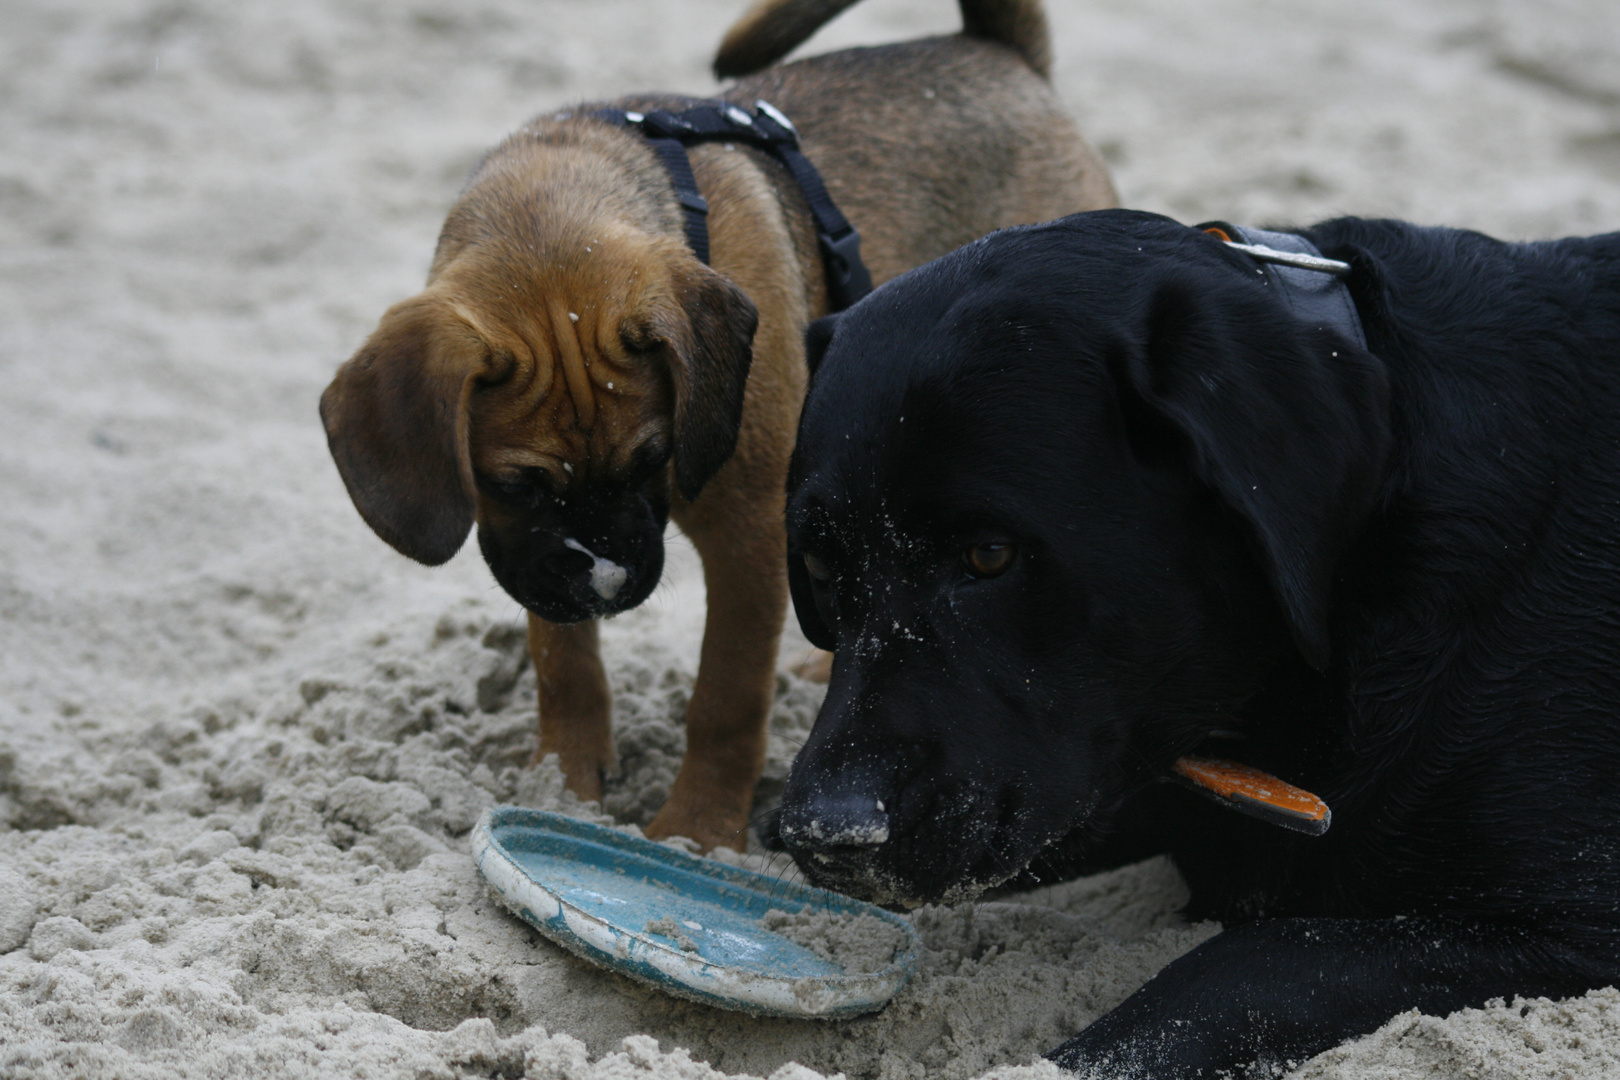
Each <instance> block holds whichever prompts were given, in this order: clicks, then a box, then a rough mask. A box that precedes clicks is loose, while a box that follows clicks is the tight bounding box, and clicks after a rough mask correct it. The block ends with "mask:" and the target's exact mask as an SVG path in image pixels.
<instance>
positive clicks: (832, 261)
mask: <svg viewBox="0 0 1620 1080" xmlns="http://www.w3.org/2000/svg"><path fill="white" fill-rule="evenodd" d="M754 107H755V110H756V111H755V112H753V113H749V112H748V111H747V110H746V109H744V108H742V107H741V106H738V105H733V104H732V103H730V102H728V101H705V102H702V103H700V104H697V105H694V106H692V107H691V108H689V109H683V110H682V111H680V112H678V113H677V112H666V111H664V110H662V109H650V110H648V111H646V112H634V111H627V110H625V109H599V110H597V111H596V112H595V113H593V114H592V115H594V116H596V117H597V118H598V119H601V120H606V121H607V122H608V123H610V124H617V125H618V126H620V127H624V128H629V129H631V130H634V131H638V132H640V133H641V135H642V137H643V138H645V139H646V140H647V145H648V146H649V147H651V148H652V151H653V152H654V153H655V154H657V155H658V159H659V160H660V161H662V162H663V163H664V168H665V169H666V170H668V172H669V176H670V179H671V180H672V181H673V182H674V184H675V198H676V199H677V200H679V202H680V204H681V213H682V216H683V217H684V218H685V223H686V243H687V245H688V246H690V247H691V249H692V253H693V254H694V255H696V256H697V257H698V258H699V259H702V260H703V261H704V262H705V263H707V262H708V261H709V224H708V216H709V204H708V201H707V200H706V199H704V198H703V194H702V193H701V192H700V191H698V186H697V177H695V176H694V175H693V174H692V163H691V161H690V160H688V158H687V156H686V148H687V147H688V146H690V145H691V144H693V143H700V142H722V141H723V142H735V143H746V144H748V145H749V146H753V147H757V148H758V149H760V150H763V151H765V152H766V153H768V154H770V155H772V156H773V157H775V158H776V160H778V161H780V162H781V163H782V164H783V165H784V166H786V167H787V170H788V172H789V173H791V174H792V176H793V179H794V181H795V182H796V183H797V184H798V185H799V190H800V191H801V192H803V193H804V199H805V202H807V203H809V204H810V214H811V217H813V218H814V219H815V223H816V240H817V242H818V243H819V244H820V247H821V261H822V265H823V266H825V267H826V271H827V303H828V305H829V306H830V307H831V309H832V310H833V311H842V310H844V309H845V308H847V307H849V306H850V305H851V304H853V303H855V301H857V300H859V299H860V298H861V297H863V296H865V295H866V294H867V293H869V292H871V291H872V275H871V274H870V273H868V272H867V269H866V264H865V263H863V262H861V234H860V233H858V232H856V231H855V226H853V225H851V224H850V223H849V220H848V219H847V218H845V217H844V215H843V214H841V213H840V212H839V210H838V206H837V204H835V203H834V202H833V201H832V196H831V195H828V194H827V187H826V185H825V184H823V183H822V182H821V174H820V173H819V172H817V171H816V167H815V166H814V165H812V164H810V159H809V158H807V157H805V156H804V151H802V150H800V149H799V132H798V130H797V129H796V128H794V126H793V121H791V120H789V119H788V118H787V117H785V116H783V115H782V114H781V113H780V112H778V111H777V110H776V109H774V108H773V107H772V106H771V105H770V103H769V102H765V101H756V102H755V103H754Z"/></svg>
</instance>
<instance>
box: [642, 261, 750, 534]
mask: <svg viewBox="0 0 1620 1080" xmlns="http://www.w3.org/2000/svg"><path fill="white" fill-rule="evenodd" d="M687 263H688V265H686V266H684V267H683V272H682V273H681V274H679V275H678V276H677V277H676V281H675V289H676V300H677V305H678V307H677V309H676V310H673V311H671V310H661V311H659V312H657V313H656V314H655V315H654V317H653V320H652V322H653V329H654V332H655V333H656V334H657V336H658V337H660V338H662V339H663V342H664V344H665V346H666V348H667V352H668V356H669V373H670V381H671V382H672V384H673V385H674V389H675V417H674V439H675V455H674V457H675V486H676V487H678V488H679V489H680V492H681V497H682V498H684V499H686V500H687V501H688V502H690V501H692V500H693V499H696V498H697V497H698V493H699V492H701V491H702V490H703V485H705V484H707V483H708V482H709V478H710V477H712V476H714V474H715V473H716V472H718V471H720V466H722V465H724V464H725V463H726V461H727V459H729V458H730V457H731V455H732V453H733V452H734V451H735V450H736V449H737V434H738V431H739V430H740V428H741V427H742V412H743V395H744V392H745V391H746V390H747V387H748V369H749V368H750V367H751V366H752V365H753V362H754V330H755V329H756V328H757V327H758V326H759V312H758V311H757V310H756V309H755V308H754V302H753V301H752V300H750V299H749V298H748V294H747V293H745V292H743V291H742V290H741V289H739V288H737V286H735V285H733V284H732V283H731V282H730V281H727V280H726V279H725V278H724V277H722V276H721V275H719V274H717V273H715V272H714V271H713V270H710V269H709V268H708V267H707V266H704V265H703V264H702V263H701V262H699V261H698V260H697V259H695V258H693V259H689V260H687Z"/></svg>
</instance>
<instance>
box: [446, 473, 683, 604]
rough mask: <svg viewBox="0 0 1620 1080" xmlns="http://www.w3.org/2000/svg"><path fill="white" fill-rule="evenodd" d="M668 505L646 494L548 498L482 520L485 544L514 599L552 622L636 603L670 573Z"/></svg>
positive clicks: (481, 535) (489, 558)
mask: <svg viewBox="0 0 1620 1080" xmlns="http://www.w3.org/2000/svg"><path fill="white" fill-rule="evenodd" d="M668 519H669V507H668V504H667V502H665V501H663V500H660V499H655V498H651V497H648V496H647V495H644V494H642V493H639V492H619V493H610V494H606V495H597V496H594V497H593V496H589V495H587V496H584V497H576V498H574V499H569V500H564V499H547V500H545V501H544V502H543V503H542V504H541V505H539V506H534V507H527V508H525V510H524V512H522V513H517V514H508V515H503V518H502V520H501V521H499V522H495V521H490V522H484V523H481V524H480V526H479V529H478V546H479V548H480V550H482V551H483V554H484V560H485V561H486V562H487V563H488V564H489V568H490V571H491V573H493V574H494V575H495V580H496V581H498V582H500V585H501V588H503V589H505V590H506V591H507V593H508V594H509V595H511V597H512V599H514V600H516V601H517V602H518V603H520V604H522V605H523V606H524V607H525V608H527V609H528V610H530V611H532V612H534V613H535V614H536V615H538V616H540V617H541V618H542V619H545V620H546V621H548V622H554V623H574V622H580V621H583V620H585V619H596V618H601V617H603V616H606V615H614V614H617V613H618V612H621V611H628V610H629V609H631V608H633V607H636V606H637V605H638V604H640V603H641V602H642V601H644V600H646V599H647V597H648V596H649V595H651V593H652V591H653V589H654V588H655V587H656V586H657V585H658V579H659V578H660V577H661V576H662V574H663V572H664V525H665V522H667V521H668Z"/></svg>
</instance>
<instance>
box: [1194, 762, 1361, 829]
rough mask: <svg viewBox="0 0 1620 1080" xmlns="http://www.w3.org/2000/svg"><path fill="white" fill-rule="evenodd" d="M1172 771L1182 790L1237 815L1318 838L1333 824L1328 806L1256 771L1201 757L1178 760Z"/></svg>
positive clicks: (1300, 790)
mask: <svg viewBox="0 0 1620 1080" xmlns="http://www.w3.org/2000/svg"><path fill="white" fill-rule="evenodd" d="M1172 769H1173V771H1174V773H1175V777H1174V778H1175V779H1176V780H1179V781H1180V782H1181V783H1182V784H1184V785H1185V786H1187V787H1190V788H1192V789H1193V790H1194V791H1196V792H1198V793H1199V794H1200V795H1206V796H1208V797H1209V798H1211V799H1214V800H1215V801H1216V802H1218V803H1220V804H1221V805H1223V806H1226V807H1229V808H1230V809H1233V810H1236V811H1237V812H1238V813H1240V814H1248V815H1249V816H1250V817H1254V818H1259V819H1260V820H1261V821H1267V822H1270V823H1271V824H1273V825H1281V826H1282V827H1283V828H1285V829H1292V830H1294V831H1295V832H1302V833H1305V834H1306V835H1308V836H1321V835H1322V834H1323V833H1325V832H1327V831H1328V826H1329V825H1331V824H1332V823H1333V811H1331V810H1329V809H1328V805H1327V803H1325V802H1323V801H1322V800H1321V799H1318V798H1317V797H1316V796H1315V795H1312V794H1311V793H1310V792H1308V791H1306V790H1305V789H1303V788H1297V787H1295V786H1294V785H1293V784H1287V783H1284V782H1283V781H1281V780H1279V779H1277V778H1276V777H1275V776H1272V775H1271V774H1270V773H1264V772H1261V771H1260V770H1259V769H1251V768H1250V767H1249V766H1247V765H1239V764H1238V763H1237V762H1235V761H1223V760H1221V759H1220V758H1202V757H1184V758H1180V759H1178V760H1177V761H1176V763H1175V765H1174V766H1172Z"/></svg>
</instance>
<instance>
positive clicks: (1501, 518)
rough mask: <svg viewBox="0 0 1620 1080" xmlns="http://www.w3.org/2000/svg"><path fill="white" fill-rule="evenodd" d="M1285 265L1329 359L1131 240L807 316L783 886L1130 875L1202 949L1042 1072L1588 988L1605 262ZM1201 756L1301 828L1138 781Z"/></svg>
mask: <svg viewBox="0 0 1620 1080" xmlns="http://www.w3.org/2000/svg"><path fill="white" fill-rule="evenodd" d="M1304 235H1305V236H1307V237H1308V238H1309V239H1310V240H1311V241H1312V242H1313V243H1314V244H1315V245H1316V246H1317V247H1318V248H1319V249H1321V251H1322V253H1323V254H1325V255H1328V256H1330V257H1332V258H1334V259H1339V260H1345V261H1347V262H1348V263H1349V264H1350V265H1351V267H1352V270H1351V273H1350V276H1349V277H1348V279H1347V280H1348V285H1349V289H1350V295H1351V296H1352V297H1353V298H1354V304H1355V308H1356V309H1357V310H1358V311H1359V313H1360V319H1361V323H1362V325H1363V326H1364V329H1365V334H1366V340H1367V343H1368V347H1367V348H1366V349H1363V348H1361V347H1359V346H1358V345H1356V344H1353V343H1352V340H1351V335H1344V334H1341V333H1339V332H1337V331H1335V330H1331V329H1324V328H1322V327H1320V326H1317V325H1313V324H1312V323H1309V322H1306V321H1304V320H1302V319H1300V318H1297V317H1295V315H1294V314H1293V313H1292V312H1291V310H1290V308H1289V307H1288V305H1287V303H1285V298H1284V297H1283V296H1281V295H1279V291H1278V290H1277V289H1276V288H1273V287H1270V286H1268V285H1267V284H1266V279H1265V278H1263V277H1262V276H1261V275H1260V274H1258V273H1257V269H1256V264H1255V262H1254V261H1252V260H1251V259H1250V258H1249V257H1248V256H1246V255H1244V254H1242V253H1240V252H1238V251H1236V250H1233V249H1232V248H1230V247H1228V246H1227V245H1225V244H1224V243H1222V242H1221V240H1220V239H1218V238H1217V237H1215V236H1212V235H1206V234H1205V233H1202V232H1200V231H1198V230H1195V229H1191V228H1187V227H1185V226H1182V225H1179V224H1177V223H1175V222H1173V221H1170V220H1168V219H1165V218H1162V217H1157V216H1154V215H1150V214H1143V213H1133V212H1126V211H1102V212H1098V213H1092V214H1083V215H1077V216H1074V217H1070V218H1066V219H1064V220H1062V221H1058V222H1054V223H1052V224H1048V225H1042V226H1036V227H1030V228H1021V229H1011V230H1007V231H1004V232H1001V233H997V234H994V235H992V236H990V237H988V238H987V239H985V240H982V241H979V242H978V243H975V244H972V245H970V246H968V247H966V248H963V249H961V250H960V251H957V252H956V253H954V254H952V255H949V256H947V257H945V258H943V259H940V260H938V261H936V262H934V263H931V264H929V265H927V266H925V267H923V268H921V269H918V270H915V271H912V272H911V273H909V274H907V275H905V276H903V277H900V278H898V279H896V280H894V281H893V282H891V283H890V284H888V285H885V286H884V287H883V288H881V289H879V290H878V291H877V292H876V293H874V294H873V295H871V296H870V297H869V298H868V299H866V300H865V301H863V302H862V303H860V304H859V305H857V306H856V307H854V308H853V309H851V310H850V311H848V312H846V313H845V314H844V315H842V316H839V317H837V318H836V319H830V320H824V321H823V322H821V323H818V324H816V325H815V326H813V327H812V329H811V334H810V338H811V350H810V351H811V354H812V358H813V362H815V363H818V366H817V367H816V370H815V373H814V378H813V384H812V387H811V390H810V395H809V398H808V401H807V403H806V406H805V410H804V415H803V419H802V422H801V427H800V432H799V441H798V449H797V452H796V455H795V458H794V462H793V468H792V474H791V480H790V501H789V510H788V515H789V532H790V548H791V553H792V554H791V558H792V563H791V571H792V575H793V588H794V601H795V605H796V607H797V609H798V614H799V619H800V621H801V623H802V625H803V627H804V630H805V633H806V635H807V636H808V637H809V638H810V639H811V640H812V641H814V642H815V643H817V644H819V645H822V646H824V647H826V648H835V649H836V660H835V662H834V666H833V674H832V682H831V685H830V687H829V690H828V694H827V700H826V704H825V705H824V706H823V707H822V710H821V714H820V716H819V717H818V718H817V720H816V725H815V729H814V731H813V732H812V733H811V736H810V739H809V741H808V742H807V743H806V745H805V747H804V749H803V751H802V752H801V753H800V755H799V758H798V760H797V761H796V762H795V764H794V767H793V772H792V776H791V778H790V779H789V782H788V785H787V791H786V794H785V796H784V802H783V811H782V816H781V819H780V826H779V827H780V833H781V837H782V839H783V840H784V841H785V843H786V844H787V846H788V847H789V848H790V849H791V851H792V852H793V855H794V857H795V858H796V860H797V861H798V863H799V865H800V866H801V867H802V868H803V869H804V870H805V872H806V873H807V874H808V875H809V876H810V877H811V878H812V879H813V880H815V881H817V882H818V883H822V884H826V885H829V886H831V887H834V888H837V889H841V890H844V891H846V892H852V893H857V894H861V895H864V896H867V897H870V898H873V899H875V900H878V901H881V902H885V903H891V904H903V905H909V904H914V903H918V902H925V901H934V900H941V899H945V900H950V899H956V898H962V897H967V896H970V895H973V894H975V893H977V892H979V891H981V890H983V889H984V888H986V887H989V886H992V885H996V884H999V883H1003V882H1009V881H1011V882H1013V883H1014V884H1017V883H1027V882H1033V881H1037V880H1040V881H1050V880H1052V879H1054V878H1059V877H1062V876H1065V875H1067V876H1072V875H1075V874H1081V873H1089V872H1094V871H1097V870H1102V869H1105V868H1107V867H1111V866H1118V865H1122V864H1124V863H1127V862H1130V861H1134V860H1137V859H1141V858H1143V857H1146V856H1148V855H1152V854H1154V853H1156V852H1169V853H1170V854H1172V855H1173V856H1174V858H1175V861H1176V863H1177V865H1178V866H1179V867H1180V868H1181V870H1182V872H1183V873H1184V875H1185V876H1186V878H1187V881H1188V883H1189V885H1190V886H1191V889H1192V903H1191V913H1192V914H1194V915H1196V916H1200V917H1211V918H1216V919H1219V920H1221V921H1222V922H1223V923H1224V924H1225V925H1226V927H1227V929H1226V930H1225V932H1223V933H1221V934H1220V935H1219V936H1217V937H1215V938H1213V939H1212V940H1210V941H1209V942H1207V943H1205V944H1204V945H1203V946H1201V947H1199V948H1198V949H1195V950H1194V951H1193V952H1191V953H1189V954H1188V955H1187V956H1184V957H1182V958H1181V959H1180V960H1178V961H1176V962H1175V963H1173V964H1171V965H1170V966H1169V967H1168V968H1166V969H1165V970H1164V971H1163V972H1161V973H1160V974H1159V975H1158V976H1157V977H1156V978H1154V979H1153V980H1152V981H1151V982H1149V983H1148V984H1147V985H1146V986H1145V987H1143V988H1142V989H1141V990H1140V991H1138V992H1137V993H1136V994H1135V995H1133V996H1132V997H1131V998H1129V999H1128V1000H1127V1001H1126V1002H1125V1003H1124V1004H1122V1005H1121V1006H1119V1008H1117V1009H1115V1010H1114V1011H1113V1012H1111V1013H1109V1014H1108V1015H1107V1016H1105V1017H1103V1018H1102V1019H1100V1020H1099V1021H1097V1022H1096V1023H1095V1024H1093V1025H1092V1026H1091V1027H1089V1028H1087V1029H1086V1030H1085V1031H1084V1032H1082V1033H1081V1034H1080V1035H1079V1036H1078V1037H1077V1038H1075V1039H1073V1040H1072V1041H1070V1042H1069V1043H1067V1044H1065V1045H1064V1046H1062V1047H1060V1048H1058V1049H1057V1050H1056V1051H1054V1052H1053V1054H1052V1057H1053V1059H1054V1060H1055V1061H1057V1062H1058V1063H1059V1064H1060V1065H1062V1066H1064V1067H1066V1068H1070V1069H1075V1070H1088V1069H1089V1070H1093V1071H1095V1072H1097V1073H1098V1074H1101V1075H1108V1076H1126V1077H1155V1078H1159V1080H1168V1078H1172V1077H1194V1076H1212V1075H1214V1074H1215V1072H1216V1071H1217V1070H1220V1069H1234V1068H1235V1069H1238V1070H1240V1071H1241V1070H1242V1069H1243V1068H1244V1067H1246V1066H1250V1064H1251V1063H1257V1064H1258V1065H1259V1066H1260V1068H1261V1069H1262V1070H1269V1069H1270V1068H1271V1067H1272V1066H1273V1065H1275V1064H1276V1063H1279V1062H1282V1061H1285V1060H1288V1059H1302V1058H1304V1057H1307V1056H1309V1055H1312V1054H1315V1053H1317V1052H1319V1051H1321V1050H1323V1049H1325V1048H1327V1047H1329V1046H1331V1045H1333V1044H1335V1043H1337V1042H1339V1041H1341V1040H1343V1039H1345V1038H1347V1037H1349V1036H1353V1035H1356V1034H1359V1033H1363V1032H1368V1031H1371V1030H1373V1029H1374V1028H1376V1027H1378V1026H1379V1025H1380V1024H1382V1023H1383V1022H1384V1021H1385V1020H1387V1019H1388V1018H1389V1017H1390V1016H1392V1015H1394V1014H1395V1013H1397V1012H1400V1011H1402V1010H1405V1009H1410V1008H1414V1007H1415V1008H1418V1009H1421V1010H1424V1011H1425V1012H1431V1013H1445V1012H1447V1011H1450V1010H1453V1009H1457V1008H1460V1007H1464V1006H1469V1005H1479V1004H1481V1003H1483V1002H1484V1001H1486V1000H1487V999H1490V998H1493V997H1510V996H1512V995H1516V994H1518V995H1550V996H1554V997H1558V996H1567V995H1573V994H1579V993H1582V992H1584V991H1586V990H1588V989H1591V988H1594V987H1599V986H1603V985H1607V984H1609V983H1612V982H1615V981H1616V980H1617V979H1620V861H1617V860H1620V717H1617V712H1620V234H1612V235H1609V236H1605V237H1599V238H1595V239H1586V240H1566V241H1559V242H1556V243H1541V244H1505V243H1500V242H1497V241H1495V240H1491V239H1489V238H1487V237H1484V236H1481V235H1478V234H1475V233H1468V232H1460V231H1453V230H1446V229H1424V228H1418V227H1415V226H1412V225H1407V224H1403V223H1399V222H1389V221H1360V220H1341V221H1333V222H1328V223H1326V224H1323V225H1320V226H1318V227H1316V228H1314V229H1311V230H1309V231H1307V232H1306V233H1305V234H1304ZM1346 310H1347V311H1348V308H1347V309H1346ZM1198 752H1203V753H1212V752H1213V753H1214V754H1216V755H1217V756H1221V757H1229V758H1235V759H1237V760H1240V761H1242V762H1244V763H1245V764H1248V765H1251V766H1255V767H1258V768H1260V769H1264V770H1266V771H1269V772H1271V773H1273V774H1276V775H1277V776H1280V777H1282V778H1284V779H1286V780H1289V781H1292V782H1294V783H1296V784H1298V785H1300V786H1302V787H1305V788H1308V789H1310V790H1311V791H1314V792H1315V793H1317V794H1319V795H1321V796H1322V797H1323V798H1324V799H1326V800H1327V802H1328V803H1329V804H1330V805H1331V806H1332V809H1333V824H1332V827H1331V829H1330V830H1329V831H1328V833H1327V834H1326V835H1325V836H1323V837H1321V838H1313V837H1306V836H1301V835H1299V834H1297V833H1291V832H1286V831H1284V830H1281V829H1278V828H1275V827H1272V826H1270V825H1266V824H1264V823H1261V822H1257V821H1252V820H1250V819H1248V818H1245V817H1241V816H1238V815H1235V814H1230V813H1227V812H1226V811H1224V810H1222V809H1221V808H1219V807H1217V806H1215V805H1214V804H1213V803H1210V802H1207V801H1205V800H1203V799H1200V798H1198V797H1196V796H1195V795H1193V794H1191V793H1189V792H1185V791H1182V790H1181V789H1179V788H1174V787H1171V786H1167V785H1164V784H1161V783H1159V782H1158V781H1159V780H1160V779H1161V778H1163V777H1164V776H1165V775H1166V774H1167V773H1168V772H1169V770H1170V766H1171V764H1172V762H1173V761H1175V760H1176V759H1177V758H1178V757H1180V756H1181V755H1184V754H1188V753H1198ZM1269 1074H1270V1073H1269V1071H1267V1075H1269Z"/></svg>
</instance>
